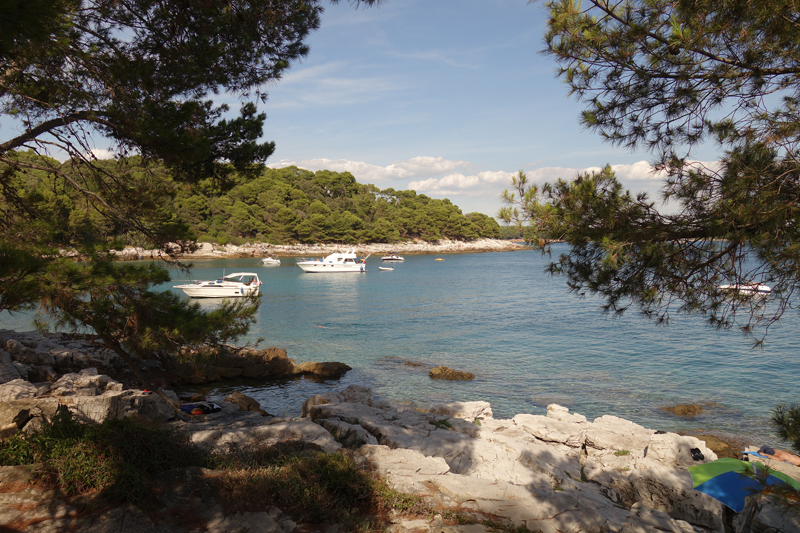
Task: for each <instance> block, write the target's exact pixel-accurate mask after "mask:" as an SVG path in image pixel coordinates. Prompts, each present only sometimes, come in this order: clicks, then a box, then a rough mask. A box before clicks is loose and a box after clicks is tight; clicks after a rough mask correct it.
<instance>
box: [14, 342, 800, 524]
mask: <svg viewBox="0 0 800 533" xmlns="http://www.w3.org/2000/svg"><path fill="white" fill-rule="evenodd" d="M243 350H244V349H243ZM114 357H115V356H114V355H113V354H111V353H110V352H108V351H107V350H104V349H103V348H102V347H101V346H99V345H97V344H96V343H94V342H92V339H91V338H88V337H79V338H76V337H75V336H64V335H63V334H52V335H40V334H38V333H19V332H10V331H0V370H1V371H0V433H1V435H0V436H2V437H7V436H9V435H11V434H14V433H18V432H23V433H27V432H30V431H35V430H36V428H37V427H39V426H40V425H41V423H42V422H43V421H44V420H47V419H48V418H49V417H52V416H53V414H54V413H55V412H56V410H57V409H59V408H67V409H69V410H70V411H71V412H72V414H73V416H74V417H78V418H83V419H86V420H93V421H97V422H100V421H102V420H104V419H106V418H109V417H116V418H119V417H124V416H133V415H136V416H140V417H146V418H150V419H153V420H158V421H162V422H164V423H167V424H169V425H170V427H174V428H176V429H179V430H180V431H183V432H185V433H186V434H187V436H188V438H189V439H190V440H191V441H192V442H194V443H196V444H197V445H200V446H205V447H208V448H210V449H216V450H221V451H222V450H225V449H227V447H228V446H229V445H230V444H235V445H236V446H239V447H247V446H255V445H258V446H261V447H263V446H274V447H276V449H287V448H291V449H313V450H321V451H325V452H329V453H333V452H336V451H338V450H342V449H343V448H348V449H350V450H352V451H353V453H355V454H356V456H357V457H358V458H359V460H360V461H363V463H364V464H366V465H369V466H370V468H372V469H374V470H375V471H377V472H378V474H379V475H380V476H381V477H382V478H383V479H385V480H386V481H387V482H388V483H389V484H390V485H391V486H392V487H393V488H394V489H395V490H398V491H401V492H403V493H407V494H412V495H416V496H418V497H421V498H423V499H424V500H425V501H427V502H431V504H432V505H435V506H436V507H437V508H439V509H441V510H442V511H445V510H456V511H458V512H459V513H461V514H462V515H464V516H469V517H471V518H473V519H474V520H475V522H476V523H475V524H473V525H462V526H459V525H456V524H447V523H446V522H445V521H443V519H442V518H441V516H438V517H434V518H425V519H408V518H405V517H403V516H402V515H398V516H397V517H395V519H394V523H393V525H392V526H391V529H390V531H392V533H434V532H435V533H488V532H489V531H490V529H489V528H488V527H486V526H483V525H480V524H481V522H482V521H483V520H486V519H491V520H492V521H495V522H499V523H503V524H507V525H508V526H509V527H511V528H522V527H524V528H527V530H529V531H540V532H543V533H544V532H546V533H574V532H578V531H583V532H597V533H601V532H603V533H611V532H614V533H645V532H647V533H650V532H667V531H669V532H673V533H710V532H715V533H717V532H718V533H723V532H726V531H732V529H730V528H729V529H726V525H725V521H724V517H725V513H724V510H723V506H722V505H721V504H720V503H719V502H718V501H717V500H714V499H713V498H711V497H709V496H707V495H704V494H702V493H700V492H698V491H695V490H693V488H692V481H691V477H690V475H689V473H688V471H687V467H688V466H692V465H694V464H698V462H697V460H695V459H694V458H693V456H692V455H693V454H692V453H691V450H693V449H697V450H699V451H700V452H701V453H702V456H703V459H701V461H702V462H705V461H712V460H714V459H716V458H717V455H716V454H715V452H714V451H713V450H712V449H711V448H710V447H709V446H707V445H706V443H705V442H704V441H703V440H701V439H698V438H696V437H692V436H685V435H678V434H676V433H669V432H666V433H665V432H662V431H655V430H651V429H647V428H644V427H642V426H639V425H637V424H635V423H633V422H630V421H627V420H624V419H622V418H618V417H614V416H602V417H599V418H597V419H595V420H593V421H590V420H587V419H586V417H584V416H582V415H580V414H576V413H571V412H570V411H569V409H567V408H565V407H561V406H558V405H555V404H553V405H550V406H548V408H547V414H546V415H530V414H518V415H516V416H514V417H512V418H511V419H495V418H494V417H493V413H492V409H491V405H490V404H489V403H488V402H485V401H473V402H457V403H449V404H438V405H431V406H428V407H427V408H426V409H416V408H410V407H407V406H397V405H391V404H389V403H387V402H385V401H382V400H380V399H378V398H376V397H374V396H373V394H372V391H371V390H370V389H368V388H366V387H359V386H350V387H348V388H347V389H344V390H340V391H338V392H331V393H328V394H323V395H317V396H314V397H312V398H309V399H308V400H307V401H306V402H305V404H304V405H303V406H302V415H301V416H300V417H297V418H280V417H274V416H271V415H269V413H267V412H266V411H265V410H263V409H261V408H260V406H258V405H257V404H254V402H252V401H248V400H249V399H248V398H246V397H243V395H236V394H233V395H231V396H230V397H228V398H227V399H226V401H223V402H221V404H222V405H221V407H222V409H221V410H220V411H219V412H217V413H211V414H203V415H199V416H196V417H192V418H191V419H190V420H187V419H186V417H176V413H175V410H174V408H173V407H171V406H170V405H168V404H167V402H166V401H165V400H164V399H163V398H161V397H160V396H158V395H155V394H151V393H149V392H146V391H143V390H141V389H138V388H136V387H133V386H131V385H126V384H123V383H122V382H120V381H117V380H116V379H114V378H113V377H110V376H109V375H107V374H104V373H103V372H100V371H98V368H102V369H104V371H108V372H110V373H112V374H115V375H119V376H123V378H124V372H121V369H120V367H119V362H117V361H114ZM160 364H161V363H160V362H159V361H149V362H142V368H141V369H140V370H142V371H149V372H151V374H150V376H151V378H153V379H155V378H157V377H158V376H159V374H158V372H157V371H163V370H164V369H159V368H157V367H158V366H159V365H160ZM313 365H320V366H318V367H313V368H312V367H308V368H301V365H295V364H294V362H293V361H291V359H289V358H288V357H286V355H285V352H283V353H281V351H280V350H279V349H276V348H271V349H269V350H254V349H252V348H248V349H246V350H244V351H240V352H236V353H226V354H223V355H222V356H220V357H218V358H217V359H213V358H212V360H210V361H209V360H208V359H206V362H205V363H203V365H200V368H201V370H197V371H191V372H188V371H187V372H184V373H183V374H181V375H180V378H179V379H190V380H191V379H214V376H215V375H216V376H220V375H222V374H224V373H225V372H226V370H221V369H234V370H233V372H245V371H246V369H248V368H249V369H251V370H250V371H248V372H256V368H259V370H258V372H262V371H263V370H265V369H266V367H270V366H272V368H273V370H275V371H276V372H279V373H284V374H285V373H291V372H317V371H319V372H323V371H325V367H326V366H327V365H335V364H328V363H320V364H316V363H315V364H313ZM331 369H332V370H333V371H334V372H342V371H346V369H343V368H341V367H336V368H333V367H332V368H331ZM215 372H216V374H215ZM259 375H261V376H266V375H267V374H263V373H261V374H259ZM160 376H161V379H164V380H167V379H172V378H173V376H172V375H171V374H170V373H168V372H163V373H162V374H160ZM169 384H170V383H164V385H165V386H168V385H169ZM164 392H165V395H166V396H167V397H168V398H170V399H172V400H173V401H180V400H179V399H178V397H177V395H176V394H175V393H173V392H171V391H170V390H168V389H167V390H164ZM773 463H774V462H773ZM770 466H772V467H774V468H777V467H779V466H780V465H777V464H775V465H773V464H771V465H770ZM785 468H786V467H781V470H783V471H786V470H785ZM791 474H792V475H796V476H798V477H800V469H797V471H796V472H791ZM219 475H220V473H219V472H216V471H209V470H202V469H190V470H186V471H177V472H173V473H171V474H170V476H168V477H169V479H164V480H161V481H159V487H158V490H156V491H155V493H156V494H157V495H158V500H159V502H160V505H161V506H162V508H161V509H158V510H157V512H156V513H152V512H148V513H145V512H144V511H143V510H141V509H137V508H136V507H133V506H125V507H115V508H111V509H108V508H96V506H95V507H92V505H91V504H90V503H87V501H86V500H85V499H81V498H73V499H70V498H66V497H64V496H63V495H61V494H58V493H57V492H56V491H47V490H42V489H38V488H36V487H35V486H33V485H31V484H30V483H29V482H30V480H31V479H32V477H31V476H32V470H31V468H30V467H0V530H2V531H23V530H24V531H38V532H49V531H53V532H55V531H76V532H87V533H88V532H93V533H104V532H112V531H113V532H122V533H128V532H130V533H133V532H148V533H149V532H152V533H160V532H164V533H166V532H171V533H184V532H185V533H189V532H190V531H192V532H194V531H206V532H212V533H223V532H234V531H235V532H273V533H299V532H301V531H309V529H307V528H305V529H304V527H303V526H302V525H298V524H296V523H295V522H293V521H292V520H291V519H290V518H289V517H287V516H285V515H284V514H283V513H282V512H281V510H280V509H274V508H273V509H263V510H260V511H257V512H256V511H254V512H246V513H245V512H238V513H234V514H229V513H226V511H225V509H224V506H223V505H221V503H220V501H219V498H218V497H217V496H215V495H214V493H213V491H211V490H210V489H209V487H210V486H211V485H213V483H212V480H213V479H214V478H215V477H216V476H219ZM746 511H747V512H743V513H739V515H737V516H736V518H735V519H734V521H733V527H734V528H735V531H737V532H738V533H745V532H770V533H777V532H785V533H789V532H793V531H800V516H798V515H796V514H795V515H791V514H787V513H785V512H783V511H782V510H781V509H780V508H779V507H778V506H777V505H776V504H775V503H773V502H772V501H771V500H769V499H768V498H767V497H765V496H759V497H757V498H751V503H750V505H749V507H748V509H747V510H746ZM187 513H191V515H192V517H193V524H194V525H192V526H191V527H189V526H186V525H185V524H182V523H181V522H180V521H179V520H178V517H180V516H185V515H186V514H187ZM197 523H201V524H202V527H200V528H199V529H198V528H197ZM322 530H325V531H330V532H336V531H337V529H336V527H335V525H329V526H327V528H326V529H314V531H322Z"/></svg>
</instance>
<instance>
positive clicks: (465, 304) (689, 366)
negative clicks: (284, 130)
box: [0, 245, 800, 446]
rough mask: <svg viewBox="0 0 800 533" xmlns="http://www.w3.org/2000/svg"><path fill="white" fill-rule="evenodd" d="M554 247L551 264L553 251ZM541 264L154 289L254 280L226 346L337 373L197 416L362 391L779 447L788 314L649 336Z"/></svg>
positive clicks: (510, 255) (429, 266)
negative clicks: (254, 304) (244, 328)
mask: <svg viewBox="0 0 800 533" xmlns="http://www.w3.org/2000/svg"><path fill="white" fill-rule="evenodd" d="M559 246H560V245H556V246H555V247H554V250H553V251H554V253H555V254H557V253H560V252H561V251H564V250H560V249H559ZM437 258H440V259H443V261H437V260H436V259H437ZM549 261H550V258H548V257H547V256H543V255H542V254H541V253H540V252H538V251H535V250H525V251H516V252H491V253H461V254H442V255H407V256H405V261H404V262H402V263H391V264H388V263H382V262H381V260H380V258H379V257H375V256H373V257H370V258H369V259H368V260H367V271H366V272H365V273H335V274H308V273H304V272H303V271H302V270H300V268H299V267H297V266H295V259H294V258H283V259H282V264H281V265H280V266H262V265H261V264H260V261H259V259H258V258H245V259H209V260H195V261H193V267H192V270H191V273H190V274H189V275H186V274H185V273H183V272H179V271H175V272H173V273H172V276H173V280H174V281H173V282H172V283H167V284H164V285H163V286H162V287H160V289H162V290H171V291H178V289H174V288H173V287H172V285H173V284H174V285H177V284H179V283H182V282H185V281H186V280H187V279H215V278H218V277H220V275H221V274H223V273H226V274H230V273H234V272H256V273H258V275H259V277H260V279H261V280H262V282H263V284H262V285H261V294H262V296H261V300H262V303H261V306H260V309H259V311H258V316H257V320H256V323H255V325H254V326H253V328H252V329H251V331H250V333H249V334H248V335H247V336H246V337H243V338H241V339H239V341H238V342H237V344H241V345H244V344H248V343H249V344H253V345H256V346H257V347H262V348H267V347H271V346H277V347H280V348H285V349H286V351H287V353H288V356H289V357H291V358H292V359H293V360H295V362H297V363H302V362H306V361H318V362H322V361H338V362H342V363H346V364H347V365H349V366H350V367H352V370H350V371H348V372H347V373H346V374H345V375H344V376H343V377H342V378H340V379H336V380H327V381H319V380H312V379H308V378H305V377H301V378H297V379H282V380H275V381H269V382H262V381H259V382H252V381H250V382H248V381H232V382H228V383H225V384H216V385H215V386H213V387H207V388H205V389H197V390H194V391H192V392H202V393H204V394H207V397H208V399H209V400H211V401H215V400H222V399H224V397H225V396H227V395H228V394H230V392H232V391H234V390H239V391H241V392H243V393H244V394H247V395H248V396H251V397H253V398H254V399H256V400H257V401H258V402H260V403H261V406H262V408H263V409H265V410H266V411H268V412H269V413H271V414H273V415H276V416H299V415H300V412H301V409H302V404H303V402H304V401H305V400H306V399H308V398H309V397H311V396H313V395H315V394H320V393H326V392H338V391H340V390H343V389H344V388H346V387H347V386H349V385H365V386H368V387H371V388H372V389H373V391H374V393H375V395H376V396H377V397H379V398H382V399H385V400H388V401H390V402H394V403H398V404H405V405H408V406H412V407H419V408H427V407H429V406H430V405H432V404H437V403H443V402H452V401H475V400H483V401H487V402H489V403H490V404H491V407H492V411H493V413H494V417H495V418H511V417H513V416H514V415H515V414H518V413H530V414H545V413H546V409H547V406H548V405H549V404H558V405H561V406H564V407H567V408H569V409H570V411H571V412H573V413H580V414H583V415H585V416H586V417H587V418H588V419H590V420H593V419H594V418H596V417H599V416H603V415H614V416H618V417H621V418H625V419H627V420H631V421H633V422H635V423H637V424H641V425H643V426H645V427H647V428H651V429H657V430H663V431H686V432H706V431H712V432H716V433H718V434H721V435H727V436H734V437H741V438H744V439H746V440H750V441H754V442H755V443H757V444H771V445H773V446H776V445H777V446H780V444H781V443H780V442H779V440H778V438H777V436H776V434H775V431H774V428H773V426H772V424H771V415H772V412H773V410H774V408H775V407H776V406H777V405H778V404H793V403H797V402H798V401H799V400H800V398H798V394H797V392H798V391H797V383H798V380H799V379H800V357H798V355H800V339H799V338H798V335H797V332H798V325H799V323H800V321H799V320H798V316H797V312H796V311H791V310H790V311H787V313H786V314H785V315H784V317H783V318H782V320H781V321H780V322H779V323H777V324H775V325H773V326H772V327H771V328H770V330H769V332H768V335H767V338H766V341H765V343H764V345H763V347H759V348H754V347H753V341H752V339H749V338H746V337H744V336H743V335H742V334H741V332H739V331H738V330H718V329H716V328H713V327H709V326H708V325H706V323H705V322H704V320H703V318H702V317H700V316H681V315H673V316H672V317H671V319H670V321H669V324H668V325H666V326H659V325H656V324H655V323H654V322H653V321H652V320H648V319H645V318H643V317H642V316H641V315H640V314H638V313H637V312H636V311H635V310H634V309H631V310H629V311H628V312H626V313H625V314H623V315H622V316H621V317H616V318H615V317H613V316H610V315H608V314H603V313H602V312H601V309H600V306H601V304H602V301H601V300H600V299H598V298H592V297H587V298H580V297H578V296H576V295H574V294H571V293H570V292H569V291H568V287H567V285H566V282H565V280H564V279H563V278H560V277H553V276H551V275H549V274H547V273H545V272H544V270H545V267H546V265H547V263H548V262H549ZM380 266H383V267H387V266H391V267H393V268H394V270H392V271H382V270H379V267H380ZM178 293H179V294H181V295H182V293H181V292H179V291H178ZM196 301H198V302H200V304H201V305H202V306H203V307H205V308H209V309H211V308H214V307H215V306H218V305H219V301H217V300H211V299H209V300H196ZM772 305H777V304H772V303H768V309H767V311H769V310H770V306H772ZM29 320H30V317H28V316H24V315H16V316H14V317H9V316H8V315H7V314H4V315H2V316H0V328H5V329H15V330H18V331H27V330H30V329H32V328H31V327H29ZM440 365H444V366H447V367H449V368H451V369H454V370H458V371H463V372H470V373H473V374H474V375H475V379H473V380H470V381H446V380H434V379H431V378H430V377H429V375H428V372H429V371H430V369H432V368H434V367H436V366H440ZM181 392H189V391H181ZM679 404H699V405H701V406H702V408H703V409H702V412H701V413H700V414H699V415H697V416H694V417H680V416H677V415H674V414H672V413H670V412H668V411H667V410H665V409H664V408H665V407H669V406H675V405H679Z"/></svg>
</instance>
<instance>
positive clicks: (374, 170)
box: [267, 156, 473, 183]
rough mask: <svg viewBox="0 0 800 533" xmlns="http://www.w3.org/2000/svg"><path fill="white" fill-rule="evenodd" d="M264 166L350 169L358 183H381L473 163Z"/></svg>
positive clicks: (423, 159)
mask: <svg viewBox="0 0 800 533" xmlns="http://www.w3.org/2000/svg"><path fill="white" fill-rule="evenodd" d="M267 166H269V167H271V168H283V167H288V166H296V167H300V168H305V169H307V170H314V171H316V170H333V171H336V172H350V173H351V174H353V176H355V177H356V179H357V180H358V181H359V182H361V183H381V182H386V181H390V180H405V179H408V180H412V179H414V178H422V177H428V176H441V175H442V174H444V173H446V172H452V171H453V170H455V169H467V168H470V167H472V166H473V165H472V164H471V163H469V162H467V161H451V160H448V159H445V158H443V157H427V156H419V157H413V158H411V159H406V160H404V161H395V162H393V163H391V164H389V165H387V166H385V167H380V166H377V165H373V164H371V163H365V162H363V161H348V160H346V159H326V158H320V159H305V160H302V161H292V160H288V159H283V160H281V161H278V162H277V163H272V164H269V165H267Z"/></svg>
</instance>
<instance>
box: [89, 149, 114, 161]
mask: <svg viewBox="0 0 800 533" xmlns="http://www.w3.org/2000/svg"><path fill="white" fill-rule="evenodd" d="M91 154H92V155H93V156H94V157H95V158H96V159H114V152H112V151H111V150H104V149H102V148H95V149H93V150H92V152H91Z"/></svg>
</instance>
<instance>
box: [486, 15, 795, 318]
mask: <svg viewBox="0 0 800 533" xmlns="http://www.w3.org/2000/svg"><path fill="white" fill-rule="evenodd" d="M547 6H548V8H549V10H550V21H549V30H548V32H547V35H546V37H545V40H546V43H547V50H546V52H547V53H548V54H549V55H551V56H552V57H553V58H554V59H555V60H556V61H557V62H558V63H559V65H560V67H559V75H560V77H561V79H562V80H563V81H564V82H565V83H566V84H567V86H568V87H569V89H570V92H571V94H573V95H574V96H576V97H578V98H579V99H580V100H581V101H582V102H584V103H585V104H586V107H585V111H584V112H583V114H582V116H581V121H582V123H583V125H584V126H586V127H587V128H588V129H590V130H592V131H595V132H597V133H598V134H600V135H601V136H602V137H603V138H604V139H606V140H608V141H609V142H610V143H612V144H614V145H620V146H625V147H628V148H631V149H640V148H644V149H646V150H648V151H650V152H651V153H652V154H653V155H654V156H655V158H656V159H655V168H656V169H657V170H658V171H661V172H663V175H664V176H665V181H664V189H663V192H664V197H665V199H667V200H669V201H670V204H668V205H670V209H668V210H667V211H665V210H664V209H663V208H661V209H659V208H657V207H656V203H655V202H654V201H651V200H650V199H648V198H647V197H646V196H645V195H638V196H634V195H633V194H631V193H629V192H628V191H625V190H623V189H622V187H621V186H620V184H619V182H618V181H617V179H616V177H615V176H614V175H613V172H612V171H611V169H610V168H606V169H604V170H603V171H601V172H599V173H589V174H584V175H581V176H580V177H578V178H577V179H575V180H572V181H566V180H559V181H558V182H557V183H553V184H545V185H543V186H539V187H537V186H534V185H532V184H529V183H528V182H527V179H526V177H525V176H524V174H522V173H521V174H520V176H517V177H516V178H515V180H514V183H513V184H512V185H513V191H512V192H507V193H506V201H507V203H508V204H509V206H508V207H507V208H504V209H503V211H502V213H501V215H502V218H504V219H505V220H507V221H516V222H517V223H518V224H520V225H526V226H527V225H528V224H529V231H530V234H529V238H530V239H531V240H532V241H533V242H535V243H538V244H540V245H542V246H544V247H545V248H546V245H547V242H548V241H550V240H553V239H559V240H564V241H566V242H568V243H570V244H572V245H573V246H572V248H571V251H570V252H569V253H568V254H565V255H562V256H561V257H559V259H558V260H557V261H556V262H554V263H553V264H552V265H551V271H552V272H554V273H559V274H563V275H565V276H566V278H567V280H568V283H569V286H570V288H571V289H572V290H573V291H575V292H577V293H579V294H584V293H589V294H598V295H600V296H601V297H603V298H604V299H605V301H606V309H607V310H609V311H612V312H623V311H624V310H626V309H627V308H629V307H631V306H634V307H638V308H639V309H641V311H642V312H643V313H644V314H645V315H647V316H649V317H653V318H656V319H657V320H660V321H665V320H667V319H668V318H669V315H670V312H671V311H674V310H677V311H680V312H689V313H702V314H704V315H705V316H706V317H707V319H708V321H709V323H710V324H712V325H714V326H717V327H732V326H739V327H741V328H742V330H743V331H744V332H745V333H747V334H750V333H752V332H753V328H754V326H756V325H760V326H763V327H764V328H763V329H762V330H761V331H763V332H764V333H766V331H767V330H766V328H767V327H768V326H769V325H770V324H772V323H773V322H774V321H775V320H777V319H779V318H780V316H781V315H782V314H783V312H784V311H785V310H786V309H787V308H789V307H793V306H795V305H796V303H797V302H796V293H797V290H798V288H800V244H799V243H800V224H798V213H800V163H799V162H798V161H800V152H798V141H800V137H798V134H800V128H798V124H800V106H798V104H800V83H799V81H800V76H798V74H800V26H798V25H797V24H796V23H795V18H796V16H797V5H796V4H795V3H792V2H777V3H776V2H774V1H772V0H770V1H764V0H757V1H755V2H746V3H745V2H739V1H722V2H719V1H714V2H712V1H709V0H691V1H690V0H685V1H684V0H681V1H678V2H672V1H667V0H624V1H621V2H607V1H605V0H589V1H588V2H584V3H581V2H580V1H578V0H557V1H552V2H550V3H548V4H547ZM712 143H716V144H717V145H718V146H719V147H720V150H721V152H722V155H721V157H720V160H719V161H718V162H716V163H713V164H705V165H704V164H701V163H699V162H697V161H694V160H693V156H694V153H695V152H696V150H697V148H698V147H701V146H708V145H710V144H712ZM750 282H760V283H766V284H767V285H770V286H771V287H772V289H773V291H772V299H771V302H770V304H769V305H768V307H765V306H764V305H762V304H763V302H758V301H754V300H753V299H752V298H744V297H742V295H741V294H735V293H734V294H730V293H725V292H724V291H720V290H719V286H720V285H723V284H743V283H750Z"/></svg>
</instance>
